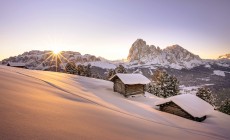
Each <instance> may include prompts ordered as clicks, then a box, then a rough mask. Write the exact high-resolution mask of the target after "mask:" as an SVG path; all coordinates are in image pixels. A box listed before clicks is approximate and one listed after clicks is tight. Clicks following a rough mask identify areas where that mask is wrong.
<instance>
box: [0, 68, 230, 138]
mask: <svg viewBox="0 0 230 140" xmlns="http://www.w3.org/2000/svg"><path fill="white" fill-rule="evenodd" d="M0 77H1V80H0V90H1V92H0V96H1V98H0V103H1V106H0V110H1V115H0V136H1V139H25V138H26V139H116V140H117V139H209V140H211V139H213V140H214V139H228V138H229V137H230V134H229V131H230V127H229V126H230V122H229V119H230V117H229V116H228V115H225V114H223V113H220V112H217V111H213V112H210V114H209V115H208V116H207V119H206V120H205V121H204V122H202V123H199V122H194V121H190V120H187V119H184V118H181V117H178V116H174V115H171V114H168V113H164V112H160V111H158V110H156V109H155V107H154V106H153V105H154V102H156V101H158V100H159V99H158V98H157V97H154V96H152V95H149V94H148V93H146V97H144V96H139V97H133V98H132V97H130V98H124V97H123V96H121V95H120V94H118V93H114V92H113V90H112V86H113V85H112V83H111V82H109V81H104V80H98V79H93V78H87V77H81V76H76V75H69V74H63V73H56V72H44V71H34V70H33V71H32V70H26V69H18V68H11V67H5V66H0Z"/></svg>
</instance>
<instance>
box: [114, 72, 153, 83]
mask: <svg viewBox="0 0 230 140" xmlns="http://www.w3.org/2000/svg"><path fill="white" fill-rule="evenodd" d="M115 77H118V78H119V79H120V80H121V81H122V82H123V83H124V84H128V85H134V84H148V83H150V80H149V79H148V78H146V77H145V76H144V75H142V74H123V73H118V74H115V75H114V76H113V77H112V78H110V81H112V80H113V79H114V78H115Z"/></svg>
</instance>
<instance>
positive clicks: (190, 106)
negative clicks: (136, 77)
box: [155, 94, 214, 118]
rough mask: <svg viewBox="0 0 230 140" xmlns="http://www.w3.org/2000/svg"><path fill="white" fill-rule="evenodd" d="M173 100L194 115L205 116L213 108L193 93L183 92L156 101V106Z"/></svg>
mask: <svg viewBox="0 0 230 140" xmlns="http://www.w3.org/2000/svg"><path fill="white" fill-rule="evenodd" d="M168 102H173V103H175V104H176V105H178V106H179V107H181V108H182V109H183V110H185V111H186V112H187V113H189V114H190V115H192V116H193V117H199V118H201V117H203V116H205V115H207V113H208V112H209V111H211V110H213V109H214V108H213V106H211V105H210V104H209V103H207V102H205V101H204V100H202V99H200V98H199V97H197V96H195V95H192V94H181V95H177V96H173V97H169V98H166V99H162V100H159V101H157V102H155V105H156V106H159V105H162V104H165V103H168Z"/></svg>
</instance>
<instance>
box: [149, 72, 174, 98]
mask: <svg viewBox="0 0 230 140" xmlns="http://www.w3.org/2000/svg"><path fill="white" fill-rule="evenodd" d="M152 80H153V82H151V84H150V86H149V92H150V93H152V94H154V95H156V96H158V97H163V98H168V97H171V96H175V95H178V94H179V81H178V80H177V78H176V77H175V76H171V75H169V74H168V73H167V72H166V71H163V70H160V69H157V70H156V71H155V73H154V75H153V77H152Z"/></svg>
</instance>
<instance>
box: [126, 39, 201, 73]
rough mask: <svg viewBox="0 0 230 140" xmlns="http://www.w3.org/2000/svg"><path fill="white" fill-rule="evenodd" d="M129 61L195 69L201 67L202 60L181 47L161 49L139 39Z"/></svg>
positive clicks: (133, 46) (129, 56) (133, 45)
mask: <svg viewBox="0 0 230 140" xmlns="http://www.w3.org/2000/svg"><path fill="white" fill-rule="evenodd" d="M127 60H128V61H129V62H130V63H141V64H155V65H160V66H163V67H170V68H175V69H182V68H187V69H189V68H193V67H195V66H199V65H201V64H202V63H203V62H202V59H201V58H200V57H199V56H198V55H194V54H193V53H191V52H189V51H188V50H186V49H184V48H182V47H181V46H179V45H173V46H169V47H167V48H165V49H160V48H159V47H156V46H154V45H147V44H146V42H145V41H144V40H143V39H137V40H136V41H135V42H134V43H133V44H132V46H131V48H130V50H129V54H128V57H127Z"/></svg>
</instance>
